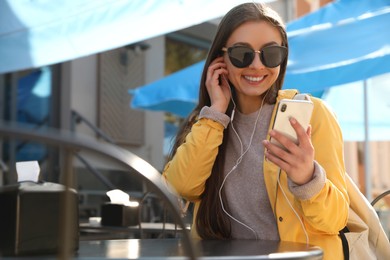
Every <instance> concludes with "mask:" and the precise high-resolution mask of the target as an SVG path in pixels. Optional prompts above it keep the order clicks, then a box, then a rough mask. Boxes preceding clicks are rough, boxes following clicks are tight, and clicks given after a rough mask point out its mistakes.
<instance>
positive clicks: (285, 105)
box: [280, 104, 287, 112]
mask: <svg viewBox="0 0 390 260" xmlns="http://www.w3.org/2000/svg"><path fill="white" fill-rule="evenodd" d="M286 109H287V104H283V105H282V107H281V108H280V111H281V112H284V111H286Z"/></svg>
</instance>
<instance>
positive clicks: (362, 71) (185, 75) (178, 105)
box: [131, 0, 390, 116]
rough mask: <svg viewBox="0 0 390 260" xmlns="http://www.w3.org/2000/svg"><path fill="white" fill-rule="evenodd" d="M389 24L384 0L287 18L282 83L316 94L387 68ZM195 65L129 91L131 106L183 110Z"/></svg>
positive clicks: (192, 92) (194, 85) (192, 91)
mask: <svg viewBox="0 0 390 260" xmlns="http://www.w3.org/2000/svg"><path fill="white" fill-rule="evenodd" d="M388 25H390V1H389V0H371V1H370V0H360V1H353V0H340V1H335V2H333V3H331V4H328V5H326V6H324V7H323V8H321V9H319V10H318V11H316V12H313V13H311V14H309V15H307V16H304V17H302V18H300V19H298V20H296V21H292V22H290V23H288V24H287V32H288V38H289V43H290V51H289V61H288V66H287V73H286V78H285V82H284V86H283V88H296V89H299V90H300V91H301V92H306V93H312V94H314V93H315V94H318V93H321V92H323V91H324V90H326V89H327V88H329V87H334V86H338V85H342V84H347V83H350V82H355V81H359V80H364V79H368V78H371V77H374V76H377V75H381V74H383V73H387V72H390V30H389V29H388ZM379 32H380V33H379ZM200 64H203V63H199V64H198V65H195V66H191V67H188V68H186V69H183V70H182V71H180V72H177V73H175V74H172V75H170V76H168V77H166V78H163V79H161V80H157V81H155V82H152V83H150V84H147V85H145V86H141V87H139V88H138V89H136V90H133V91H132V92H131V93H132V94H133V95H134V96H133V100H132V103H131V107H132V108H140V109H151V110H160V111H168V112H171V113H174V114H177V115H180V116H183V114H184V115H187V114H188V113H189V111H191V108H193V107H194V106H195V104H196V103H197V97H198V88H199V81H200V77H201V68H200V67H199V65H200ZM183 79H186V80H185V81H182V80H183ZM151 104H152V105H151ZM183 104H184V105H183ZM184 106H185V107H184Z"/></svg>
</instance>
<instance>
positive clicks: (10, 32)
mask: <svg viewBox="0 0 390 260" xmlns="http://www.w3.org/2000/svg"><path fill="white" fill-rule="evenodd" d="M242 2H245V1H244V0H223V1H222V0H186V1H177V0H176V1H173V0H172V1H161V0H82V1H80V0H55V1H52V0H40V1H29V0H16V1H14V0H2V1H0V61H1V62H0V73H6V72H12V71H18V70H23V69H28V68H36V67H42V66H46V65H51V64H55V63H60V62H64V61H68V60H72V59H76V58H80V57H83V56H87V55H91V54H95V53H99V52H103V51H107V50H110V49H114V48H118V47H120V46H125V45H127V44H130V43H135V42H139V41H142V40H145V39H149V38H152V37H156V36H159V35H163V34H166V33H169V32H172V31H176V30H180V29H183V28H187V27H190V26H193V25H196V24H199V23H202V22H205V21H209V20H212V19H215V18H218V17H220V16H222V15H223V14H224V13H226V12H227V11H228V10H229V9H230V8H231V7H232V6H234V5H237V4H239V3H242ZM189 14H191V15H189Z"/></svg>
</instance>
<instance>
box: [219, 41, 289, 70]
mask: <svg viewBox="0 0 390 260" xmlns="http://www.w3.org/2000/svg"><path fill="white" fill-rule="evenodd" d="M275 47H276V48H278V49H281V50H283V51H285V53H284V55H285V56H284V58H283V59H282V60H281V62H280V63H279V64H278V65H276V66H268V65H267V63H268V62H267V61H266V60H265V58H264V57H263V54H262V53H263V52H264V49H267V48H275ZM234 48H247V49H248V50H251V51H252V53H253V54H254V55H253V59H252V60H251V62H250V63H249V64H248V65H245V66H237V65H236V64H234V62H232V57H231V56H230V53H231V51H232V50H233V49H234ZM222 51H224V52H227V53H228V56H229V59H230V62H231V63H232V64H233V66H235V67H237V68H240V69H242V68H246V67H248V66H249V65H251V64H252V62H253V60H254V59H255V56H256V55H255V54H256V53H258V54H259V57H260V60H261V62H262V63H263V65H264V66H266V67H267V68H276V67H278V66H280V64H282V63H283V61H284V60H285V59H286V57H287V53H288V49H287V48H286V47H285V46H280V45H269V46H266V47H264V48H262V49H261V50H259V51H258V50H254V49H252V48H251V47H248V46H242V45H237V46H232V47H223V48H222ZM233 58H234V57H233Z"/></svg>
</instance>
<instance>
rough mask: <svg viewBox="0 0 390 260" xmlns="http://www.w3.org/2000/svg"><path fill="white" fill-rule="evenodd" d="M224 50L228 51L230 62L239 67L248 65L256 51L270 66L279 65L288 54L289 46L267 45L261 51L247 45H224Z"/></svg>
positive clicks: (263, 61) (266, 64) (262, 60)
mask: <svg viewBox="0 0 390 260" xmlns="http://www.w3.org/2000/svg"><path fill="white" fill-rule="evenodd" d="M222 51H227V53H228V55H229V59H230V62H231V63H232V64H233V65H234V66H236V67H237V68H245V67H248V66H249V65H250V64H251V63H252V62H253V60H254V58H255V53H258V54H259V56H260V60H261V62H262V63H263V64H264V66H266V67H268V68H275V67H277V66H279V65H280V64H282V62H283V61H284V59H285V58H286V56H287V48H286V47H284V46H279V45H270V46H266V47H264V48H263V49H261V50H260V51H255V50H253V49H252V48H249V47H247V46H233V47H229V48H226V47H223V48H222Z"/></svg>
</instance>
